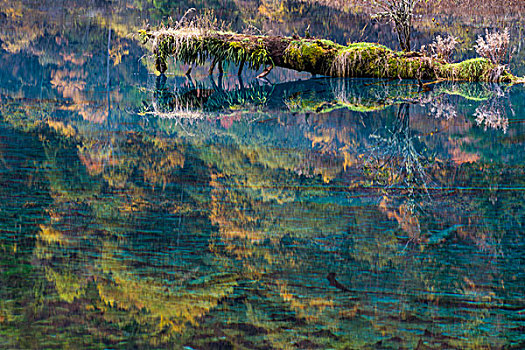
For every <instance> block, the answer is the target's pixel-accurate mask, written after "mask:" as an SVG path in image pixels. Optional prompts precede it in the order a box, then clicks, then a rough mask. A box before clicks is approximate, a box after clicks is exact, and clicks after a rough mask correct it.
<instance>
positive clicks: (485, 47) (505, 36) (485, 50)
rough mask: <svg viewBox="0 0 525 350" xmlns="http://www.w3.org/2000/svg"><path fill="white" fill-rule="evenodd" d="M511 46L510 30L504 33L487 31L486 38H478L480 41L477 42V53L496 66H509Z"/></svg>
mask: <svg viewBox="0 0 525 350" xmlns="http://www.w3.org/2000/svg"><path fill="white" fill-rule="evenodd" d="M509 45H510V34H509V28H505V30H504V31H503V32H493V33H489V32H488V31H487V32H486V34H485V37H483V36H481V35H480V36H478V40H476V52H477V53H478V55H480V56H481V57H484V58H486V59H488V60H489V61H490V62H492V63H493V64H494V65H497V66H499V65H505V64H508V63H509V62H510V59H511V52H510V49H509Z"/></svg>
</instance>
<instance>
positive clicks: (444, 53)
mask: <svg viewBox="0 0 525 350" xmlns="http://www.w3.org/2000/svg"><path fill="white" fill-rule="evenodd" d="M457 44H458V38H456V37H455V36H452V35H448V36H446V37H442V36H441V35H438V36H437V37H436V39H434V41H433V42H432V44H430V45H428V49H429V52H426V49H425V47H424V46H423V47H422V48H421V51H423V52H424V53H427V54H429V55H430V56H431V57H434V58H438V59H441V60H444V61H445V62H448V63H450V59H451V58H452V54H453V53H454V50H455V49H456V45H457Z"/></svg>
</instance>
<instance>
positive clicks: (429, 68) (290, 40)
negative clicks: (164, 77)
mask: <svg viewBox="0 0 525 350" xmlns="http://www.w3.org/2000/svg"><path fill="white" fill-rule="evenodd" d="M140 35H141V37H142V39H143V40H144V41H145V42H150V43H151V44H152V50H153V54H154V57H155V68H156V69H157V70H158V71H159V72H161V73H164V72H165V71H166V69H167V58H168V57H170V56H173V57H174V58H175V59H176V60H177V61H179V62H182V63H186V64H196V65H203V64H205V63H206V62H207V61H208V60H211V61H212V67H211V69H210V73H211V72H212V71H213V68H214V66H215V65H219V69H220V68H221V67H222V62H232V63H234V64H236V65H238V66H239V67H240V69H239V74H240V73H241V70H242V68H243V67H244V66H245V65H246V66H248V67H249V68H251V69H254V70H258V69H259V68H260V67H261V66H266V69H265V71H264V72H263V73H261V74H260V76H263V75H265V74H267V73H268V72H269V71H270V70H271V68H273V67H274V66H277V67H283V68H289V69H293V70H296V71H305V72H309V73H312V74H319V75H325V76H335V77H363V78H391V79H418V80H450V81H472V82H474V81H487V82H518V81H519V79H518V78H517V77H515V76H514V75H512V74H511V73H510V72H509V71H508V70H507V69H506V68H505V67H504V66H496V65H494V64H492V63H491V62H489V61H488V60H486V59H484V58H475V59H470V60H466V61H463V62H459V63H446V62H444V61H441V60H439V59H436V58H432V57H427V56H424V55H423V54H421V53H419V52H398V51H393V50H391V49H389V48H387V47H385V46H383V45H379V44H374V43H355V44H350V45H348V46H344V45H339V44H336V43H334V42H332V41H330V40H322V39H306V38H298V37H283V36H258V35H246V34H237V33H231V32H222V31H216V30H205V29H199V28H194V27H192V28H181V29H170V28H164V29H161V30H155V31H149V30H142V31H140Z"/></svg>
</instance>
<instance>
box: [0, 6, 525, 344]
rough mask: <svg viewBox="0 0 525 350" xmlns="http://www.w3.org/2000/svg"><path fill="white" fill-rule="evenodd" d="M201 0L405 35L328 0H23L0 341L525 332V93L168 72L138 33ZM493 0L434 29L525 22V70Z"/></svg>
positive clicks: (17, 31)
mask: <svg viewBox="0 0 525 350" xmlns="http://www.w3.org/2000/svg"><path fill="white" fill-rule="evenodd" d="M325 3H329V2H325ZM170 4H171V5H170ZM73 5H74V6H73ZM179 5H180V6H179ZM191 6H194V7H198V8H205V7H206V8H213V9H215V12H216V13H217V15H218V16H219V17H220V18H222V19H225V20H228V21H229V22H230V23H231V24H232V26H233V27H234V28H238V29H239V28H248V27H250V28H251V26H255V27H257V28H259V29H262V30H263V31H265V32H269V31H270V30H271V31H272V33H274V34H288V35H291V34H293V33H294V31H295V32H298V33H302V32H303V31H304V30H306V28H307V27H308V25H310V29H309V31H310V32H311V33H312V35H317V36H323V37H329V38H331V39H333V40H336V41H338V42H341V43H345V42H347V41H349V40H359V39H361V40H371V41H379V42H381V43H383V44H386V45H388V46H391V47H395V45H396V44H395V40H394V39H395V36H394V33H393V32H392V30H391V28H390V27H389V26H386V25H380V24H378V23H375V22H371V21H370V20H369V17H368V16H367V15H366V14H361V13H360V12H355V11H354V10H352V9H347V10H346V11H340V10H338V9H336V8H334V7H330V6H324V5H318V4H317V5H316V4H312V2H311V1H306V2H300V3H293V2H284V3H283V2H277V1H266V0H265V1H238V0H236V1H208V2H207V1H204V2H203V1H198V2H197V1H189V2H187V3H184V5H181V4H179V3H170V2H168V1H153V2H152V3H151V2H145V1H144V2H142V1H134V2H125V1H115V2H111V3H106V2H104V1H89V2H85V1H84V2H78V4H77V3H76V2H65V1H43V2H34V1H8V2H4V3H2V6H1V7H0V42H1V49H0V194H1V196H0V348H2V349H58V348H64V349H81V348H86V349H133V348H140V349H154V348H155V349H156V348H170V349H186V350H192V349H196V350H197V349H398V348H405V349H522V348H524V347H525V296H524V292H525V265H524V264H525V256H524V251H525V234H524V233H525V176H524V166H525V157H524V149H525V148H524V144H525V87H524V86H523V85H522V86H512V87H509V86H505V85H496V84H473V83H469V84H467V83H446V82H444V83H439V84H434V85H432V88H431V89H430V90H429V91H426V90H425V91H421V90H420V89H419V87H418V85H417V82H413V81H383V80H365V79H329V78H323V77H317V78H315V77H310V75H309V74H304V73H296V72H289V71H284V70H278V69H275V70H274V71H272V72H271V73H270V75H269V76H268V81H258V80H256V79H254V76H255V75H256V73H254V72H248V71H246V72H245V74H244V75H243V77H242V79H238V78H237V76H236V75H235V74H233V73H232V72H234V71H235V67H229V69H228V70H227V72H230V73H228V74H226V75H225V76H224V77H218V76H212V77H208V76H207V74H206V72H207V67H200V68H199V67H195V68H194V70H193V72H194V73H193V76H192V78H191V79H188V78H186V77H185V76H184V72H185V71H186V70H187V68H188V67H187V66H180V65H176V64H175V63H173V62H171V63H170V67H169V70H168V74H167V77H165V76H161V77H157V76H155V75H154V74H153V72H152V70H151V67H152V60H151V59H150V58H148V51H147V50H146V49H145V48H144V47H143V46H141V43H140V42H138V40H137V38H136V36H134V34H135V33H136V32H137V30H138V29H139V28H141V27H142V26H143V25H144V24H145V23H146V21H149V22H150V23H152V24H157V23H159V22H160V21H162V20H164V19H166V18H167V16H169V15H171V16H173V18H178V17H180V15H181V14H183V13H184V12H185V10H186V9H187V8H189V7H191ZM494 9H495V10H494V13H489V12H487V14H486V15H483V14H482V16H480V15H479V14H477V15H476V13H472V14H470V13H469V14H466V15H464V16H462V17H461V16H460V17H458V18H455V17H454V18H449V19H448V22H447V20H446V18H447V17H446V16H445V15H440V14H439V13H437V14H431V15H424V14H421V17H418V18H419V20H418V22H417V26H416V33H415V43H416V46H418V47H419V46H420V45H422V44H424V43H426V42H428V40H429V38H432V37H433V36H434V35H436V34H439V33H446V32H452V33H454V34H455V35H458V36H461V38H462V40H463V44H462V47H461V48H460V50H459V52H458V53H457V55H456V56H457V58H465V57H471V56H472V55H473V54H474V53H473V50H472V47H473V43H474V42H475V39H476V36H477V35H478V34H480V33H484V31H485V29H493V28H503V27H505V26H509V28H510V30H511V34H512V44H513V46H514V47H516V52H515V54H514V58H513V59H512V62H511V69H512V70H513V72H515V73H516V74H519V75H524V74H525V66H524V64H523V62H524V53H523V51H522V48H521V47H522V44H523V43H524V41H523V40H524V39H523V27H524V26H523V18H522V17H523V15H524V14H523V12H520V11H513V12H512V13H511V14H507V13H505V12H503V13H501V12H498V11H496V10H497V8H496V7H494ZM449 10H450V9H447V8H444V9H442V11H443V14H447V13H448V12H447V11H449ZM522 10H523V9H522ZM450 11H452V10H450ZM418 16H420V15H419V14H418ZM432 17H435V18H437V20H436V19H435V18H434V19H432ZM305 18H306V20H305ZM436 21H438V22H441V23H438V24H437V25H436V24H435V22H436ZM469 45H470V46H469ZM469 47H470V48H469Z"/></svg>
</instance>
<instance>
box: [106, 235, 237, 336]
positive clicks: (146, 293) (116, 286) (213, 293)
mask: <svg viewBox="0 0 525 350" xmlns="http://www.w3.org/2000/svg"><path fill="white" fill-rule="evenodd" d="M118 251H119V249H118V247H115V246H114V245H112V244H107V245H105V246H104V248H103V252H102V257H101V260H100V261H99V263H100V266H101V267H102V271H103V272H104V274H103V275H101V276H100V277H99V278H97V289H98V293H99V295H100V298H101V300H102V301H103V302H104V304H105V305H106V307H108V308H115V309H120V310H126V311H128V314H129V315H131V316H132V317H133V318H134V319H135V320H136V321H137V322H139V323H145V322H147V326H148V328H150V329H151V330H152V331H153V330H154V329H156V330H155V331H154V333H156V334H157V336H159V337H160V338H164V341H166V340H167V339H169V337H170V336H171V334H172V333H173V332H176V333H180V332H182V331H183V330H184V328H185V326H186V324H191V325H193V326H196V325H198V323H199V321H198V320H199V318H200V317H202V316H204V315H205V314H207V313H208V312H209V311H210V310H211V309H213V308H214V307H216V306H217V303H218V302H219V300H220V299H222V298H224V297H226V296H228V295H229V294H231V293H232V291H233V288H234V287H235V286H236V284H237V277H236V276H235V275H233V274H214V275H210V276H206V275H204V276H201V277H200V278H196V277H195V276H184V275H182V274H180V276H179V281H177V282H176V283H173V282H172V283H171V285H166V283H163V282H162V281H155V280H152V279H140V278H138V277H136V276H134V274H133V272H132V271H129V270H128V268H127V267H126V266H125V265H120V264H118V263H117V261H118V258H117V257H116V256H115V253H116V252H118ZM109 276H110V277H109ZM126 322H128V323H130V320H129V319H128V320H127V321H126ZM152 335H153V334H152ZM154 339H155V337H152V340H154Z"/></svg>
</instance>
